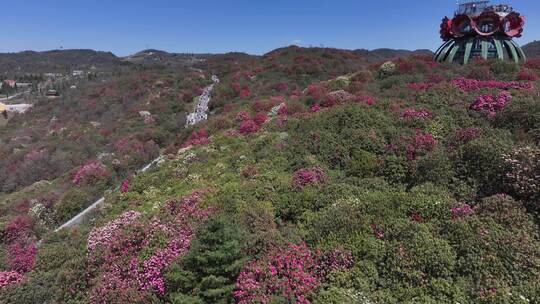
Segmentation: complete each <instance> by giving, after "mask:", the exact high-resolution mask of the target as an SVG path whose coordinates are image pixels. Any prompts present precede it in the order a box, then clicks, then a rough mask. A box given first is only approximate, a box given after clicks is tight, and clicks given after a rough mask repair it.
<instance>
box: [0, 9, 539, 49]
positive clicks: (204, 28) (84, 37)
mask: <svg viewBox="0 0 540 304" xmlns="http://www.w3.org/2000/svg"><path fill="white" fill-rule="evenodd" d="M2 2H3V5H2V9H3V10H2V21H3V22H2V25H3V29H4V31H3V32H4V34H3V35H2V36H3V39H2V42H1V43H0V52H16V51H21V50H49V49H58V48H60V47H64V48H91V49H96V50H103V51H112V52H113V53H115V54H116V55H119V56H124V55H128V54H132V53H134V52H137V51H140V50H142V49H145V48H147V47H148V48H156V49H163V50H166V51H171V52H196V53H201V52H212V53H216V52H227V51H243V52H247V53H251V54H263V53H265V52H267V51H270V50H272V49H275V48H278V47H282V46H286V45H290V44H298V45H302V46H309V45H313V46H320V45H324V46H328V47H337V48H347V49H356V48H367V49H374V48H381V47H388V48H403V49H419V48H429V49H435V48H437V47H438V45H439V44H440V39H439V34H438V31H439V24H440V22H441V19H442V17H443V16H444V15H451V14H452V12H453V9H454V8H455V0H408V1H406V0H375V1H370V2H367V1H365V0H176V1H174V0H146V1H141V0H108V1H105V0H25V1H19V0H12V1H7V0H0V3H2ZM508 2H509V3H510V4H512V5H513V6H514V7H515V8H516V9H517V10H518V11H520V12H521V13H522V14H524V15H526V17H527V23H526V29H525V32H524V37H523V38H521V39H519V40H518V42H520V43H526V42H530V41H533V40H540V1H539V0H511V1H508Z"/></svg>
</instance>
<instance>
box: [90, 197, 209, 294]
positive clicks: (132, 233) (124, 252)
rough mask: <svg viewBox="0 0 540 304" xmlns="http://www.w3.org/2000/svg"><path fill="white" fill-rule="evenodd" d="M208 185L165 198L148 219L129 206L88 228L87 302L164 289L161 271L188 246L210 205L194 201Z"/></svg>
mask: <svg viewBox="0 0 540 304" xmlns="http://www.w3.org/2000/svg"><path fill="white" fill-rule="evenodd" d="M207 191H208V190H199V191H195V192H193V193H192V194H191V195H188V196H186V197H183V198H180V199H178V200H174V201H169V202H167V203H166V204H165V205H164V206H163V207H162V208H161V212H160V214H159V217H157V216H156V217H154V218H152V219H151V221H150V223H147V224H145V222H144V219H143V218H142V217H141V214H140V213H139V212H136V211H129V212H126V213H124V214H122V215H121V216H120V217H119V218H118V219H116V220H114V221H112V222H110V223H108V224H107V225H105V226H103V227H101V228H95V229H94V230H92V232H91V233H90V235H89V237H88V241H87V248H88V262H89V264H90V269H92V271H91V277H90V284H91V290H90V301H91V303H110V302H111V301H113V302H118V303H120V302H122V301H127V302H130V301H134V300H133V299H138V300H137V301H140V302H145V300H144V299H145V297H147V296H148V295H149V294H157V295H163V294H165V280H164V278H163V271H164V270H165V268H167V267H168V266H169V265H170V264H171V263H172V262H173V261H174V260H175V259H176V258H177V257H179V256H180V255H181V254H183V253H185V252H186V251H187V250H188V248H189V244H190V241H191V240H192V239H193V237H194V231H195V229H196V227H197V226H198V225H199V224H200V223H202V221H203V220H205V219H206V218H207V217H208V216H209V215H210V213H211V211H212V210H211V209H210V208H207V209H202V208H200V207H199V206H198V203H199V201H200V199H201V196H202V194H203V193H205V192H207ZM155 240H159V243H160V244H161V245H159V246H157V247H156V244H155ZM122 303H123V302H122Z"/></svg>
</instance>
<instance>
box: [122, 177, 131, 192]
mask: <svg viewBox="0 0 540 304" xmlns="http://www.w3.org/2000/svg"><path fill="white" fill-rule="evenodd" d="M128 191H129V179H127V178H126V179H125V180H124V181H123V182H122V185H121V186H120V193H126V192H128Z"/></svg>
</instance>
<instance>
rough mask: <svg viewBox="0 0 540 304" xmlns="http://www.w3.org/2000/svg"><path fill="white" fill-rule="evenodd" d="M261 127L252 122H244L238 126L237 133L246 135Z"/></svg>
mask: <svg viewBox="0 0 540 304" xmlns="http://www.w3.org/2000/svg"><path fill="white" fill-rule="evenodd" d="M260 128H261V127H260V126H259V125H258V124H257V123H256V122H255V121H253V120H251V119H250V120H246V121H244V122H242V123H241V124H240V127H239V129H238V131H239V132H240V134H243V135H247V134H251V133H255V132H257V131H259V129H260Z"/></svg>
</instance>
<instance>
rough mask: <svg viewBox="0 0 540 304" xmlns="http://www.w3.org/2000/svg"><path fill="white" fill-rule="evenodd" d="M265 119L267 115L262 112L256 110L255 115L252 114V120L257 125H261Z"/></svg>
mask: <svg viewBox="0 0 540 304" xmlns="http://www.w3.org/2000/svg"><path fill="white" fill-rule="evenodd" d="M267 120H268V116H266V114H264V113H263V112H257V113H256V114H255V116H253V121H254V122H255V123H256V124H257V125H259V126H261V125H263V124H264V123H265V122H266V121H267Z"/></svg>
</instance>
